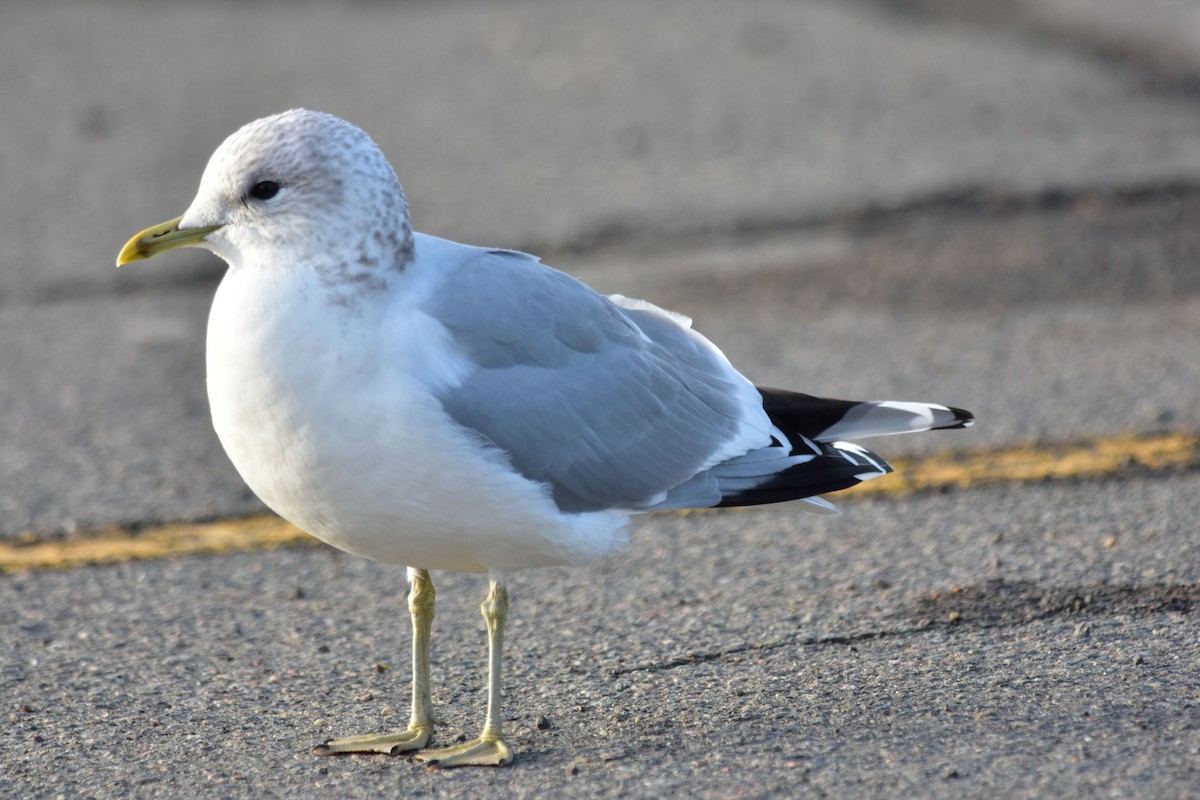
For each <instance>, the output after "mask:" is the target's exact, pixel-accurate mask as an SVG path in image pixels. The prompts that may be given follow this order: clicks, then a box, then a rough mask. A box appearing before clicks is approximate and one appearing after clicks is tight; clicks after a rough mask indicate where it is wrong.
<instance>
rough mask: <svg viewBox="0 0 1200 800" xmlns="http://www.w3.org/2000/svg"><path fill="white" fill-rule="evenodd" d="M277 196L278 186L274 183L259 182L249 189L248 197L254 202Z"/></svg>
mask: <svg viewBox="0 0 1200 800" xmlns="http://www.w3.org/2000/svg"><path fill="white" fill-rule="evenodd" d="M277 194H279V184H278V183H276V182H275V181H259V182H258V183H256V184H254V185H253V186H251V187H250V196H251V197H253V198H254V199H255V200H270V199H271V198H272V197H274V196H275V195H277Z"/></svg>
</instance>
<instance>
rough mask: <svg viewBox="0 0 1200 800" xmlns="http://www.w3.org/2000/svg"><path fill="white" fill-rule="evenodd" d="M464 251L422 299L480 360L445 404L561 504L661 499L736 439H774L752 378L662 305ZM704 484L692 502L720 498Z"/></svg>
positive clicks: (498, 254) (495, 255)
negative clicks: (612, 295)
mask: <svg viewBox="0 0 1200 800" xmlns="http://www.w3.org/2000/svg"><path fill="white" fill-rule="evenodd" d="M464 250H465V251H466V253H467V254H466V255H465V256H464V258H463V259H461V260H460V261H459V262H458V263H457V264H455V265H453V266H451V267H450V268H449V272H448V273H447V275H446V283H445V284H443V285H444V286H445V287H446V288H447V291H445V292H442V293H439V294H438V295H437V296H436V297H434V298H432V299H431V300H430V301H429V302H428V304H427V305H425V306H424V310H425V311H427V312H428V313H430V314H432V315H433V316H434V317H435V318H437V319H438V320H439V321H440V322H441V323H442V324H444V325H445V326H446V328H447V329H448V330H449V331H450V332H451V335H452V336H453V337H454V339H455V341H456V343H457V344H458V346H459V347H460V348H461V349H462V350H463V352H464V353H465V354H466V355H467V357H468V358H469V359H471V360H472V361H473V362H474V363H475V364H477V365H478V369H476V370H475V371H474V372H473V373H472V374H471V375H469V376H468V377H467V379H466V380H465V381H464V382H463V383H461V384H460V385H458V386H456V387H453V388H451V389H448V390H446V392H445V394H444V396H443V397H442V398H441V400H442V403H443V404H444V407H445V409H446V411H447V412H448V413H449V414H450V415H451V417H453V418H454V419H455V420H456V421H457V422H459V423H460V424H461V425H464V426H466V427H467V428H470V429H472V430H474V431H476V432H477V433H478V434H479V435H480V436H482V437H484V438H485V439H486V440H487V441H488V442H489V443H491V444H493V445H495V446H496V447H498V448H500V449H502V450H504V451H505V452H506V453H507V454H508V457H509V458H510V459H511V462H512V464H513V466H514V467H515V468H516V469H517V470H519V471H520V472H521V473H522V474H523V475H525V476H526V477H528V478H531V479H533V480H536V481H541V482H544V483H545V484H547V485H548V486H549V487H550V489H551V491H552V492H553V497H554V500H555V502H556V503H557V505H558V507H559V508H560V509H562V510H563V511H565V512H569V513H575V512H584V511H597V510H601V509H608V508H645V507H649V506H653V505H655V504H657V503H661V502H662V501H663V500H664V499H665V498H666V496H667V493H668V492H670V491H671V490H672V489H674V488H676V487H678V486H680V485H681V484H685V483H687V482H688V481H690V480H691V479H693V478H694V477H696V476H697V474H698V473H700V472H702V471H703V470H705V469H707V468H708V467H710V466H711V465H712V464H714V463H716V462H717V461H720V460H724V459H725V458H728V457H730V456H736V455H740V454H741V453H743V452H745V451H746V450H747V449H749V447H750V445H745V444H743V443H742V441H741V440H745V439H747V438H751V439H752V440H753V441H752V442H751V445H752V446H761V445H763V444H765V443H767V441H769V435H768V434H767V433H766V432H765V431H766V428H767V426H768V425H769V423H768V422H767V420H766V416H765V414H764V412H763V411H762V405H761V400H760V399H758V398H759V395H758V393H757V391H756V390H754V388H753V386H751V384H750V383H749V382H748V381H746V380H745V379H744V378H742V377H741V376H740V375H739V374H738V373H737V372H735V371H734V370H733V368H732V367H731V366H729V364H728V362H727V361H725V359H724V357H723V356H721V355H720V353H719V352H718V351H716V349H715V348H713V347H712V345H711V344H709V343H708V342H707V340H705V339H703V338H702V337H700V336H699V335H698V334H695V333H693V332H692V331H690V330H689V329H688V328H686V327H684V326H683V325H681V324H680V323H679V322H678V321H677V320H676V319H674V318H672V317H670V316H668V315H667V314H666V312H663V311H661V310H659V309H657V308H655V307H653V306H649V305H648V304H644V305H643V304H637V303H633V302H628V303H625V304H624V306H625V307H622V306H620V305H618V304H617V303H616V302H613V300H610V299H608V298H605V297H603V296H601V295H599V294H597V293H596V292H594V291H593V290H591V289H590V288H588V287H587V286H586V285H584V284H582V283H580V282H579V281H577V280H575V279H574V278H571V277H570V276H568V275H565V274H564V273H561V272H558V271H556V270H552V269H550V268H549V267H545V266H543V265H541V264H539V263H538V262H537V260H536V259H534V258H532V257H531V256H526V255H524V254H521V253H514V252H511V251H501V250H480V249H476V248H469V249H467V248H464ZM760 440H761V441H760ZM693 484H695V481H693V482H692V484H689V487H691V486H692V485H693ZM707 492H708V493H709V494H711V495H712V497H711V498H709V500H710V501H711V503H706V502H703V500H702V499H701V502H697V503H695V504H696V505H704V504H712V503H715V502H716V501H717V500H719V497H720V496H719V493H717V492H716V488H715V485H712V486H709V487H708V489H707ZM691 493H692V492H689V494H691ZM701 493H703V492H701ZM674 498H675V495H673V496H672V499H674ZM698 499H699V498H698Z"/></svg>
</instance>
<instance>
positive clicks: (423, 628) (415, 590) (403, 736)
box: [313, 567, 435, 756]
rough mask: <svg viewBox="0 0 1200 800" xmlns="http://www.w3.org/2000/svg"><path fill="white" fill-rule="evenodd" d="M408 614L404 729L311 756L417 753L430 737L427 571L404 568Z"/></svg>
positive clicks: (333, 743) (348, 740) (333, 745)
mask: <svg viewBox="0 0 1200 800" xmlns="http://www.w3.org/2000/svg"><path fill="white" fill-rule="evenodd" d="M408 583H409V590H408V612H409V614H411V615H412V628H413V665H412V673H413V685H412V716H411V717H410V718H409V721H408V729H407V730H404V731H400V732H399V733H380V734H367V735H365V736H347V737H345V738H343V739H331V740H329V741H327V742H325V743H323V744H319V745H317V746H316V747H314V748H313V754H314V755H318V756H332V755H337V754H339V753H387V754H389V755H393V756H394V755H397V754H399V753H407V752H409V751H410V750H420V749H421V748H423V747H424V746H425V745H427V744H428V743H429V739H430V737H431V736H432V735H433V703H432V701H431V700H430V698H429V636H430V629H431V628H432V627H433V600H434V595H435V592H434V590H433V581H432V580H430V579H429V570H425V569H413V568H412V567H409V568H408Z"/></svg>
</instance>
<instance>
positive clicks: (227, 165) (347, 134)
mask: <svg viewBox="0 0 1200 800" xmlns="http://www.w3.org/2000/svg"><path fill="white" fill-rule="evenodd" d="M185 246H195V247H201V248H205V249H207V250H210V251H212V252H213V253H215V254H216V255H218V256H220V257H221V258H222V259H224V260H225V261H226V262H227V263H228V270H227V271H226V273H225V276H224V278H223V279H222V281H221V284H220V286H219V287H218V289H217V291H216V295H215V298H214V300H213V304H212V310H211V312H210V315H209V320H208V334H207V347H206V351H207V371H208V398H209V403H210V405H211V408H212V419H213V427H214V428H215V429H216V432H217V435H218V437H219V438H220V440H221V444H222V446H223V447H224V448H225V452H226V453H228V455H229V458H230V460H231V461H232V462H233V464H234V466H235V467H236V468H237V470H238V472H239V473H240V474H241V476H242V478H243V479H244V480H245V481H246V483H247V485H249V487H250V488H251V489H252V490H253V491H254V492H255V494H257V495H258V497H260V498H261V499H262V500H263V502H264V503H266V505H267V506H269V507H270V508H271V509H273V510H274V511H275V512H277V513H278V514H279V515H280V516H282V517H283V518H285V519H287V520H288V521H290V522H291V523H293V524H295V525H296V526H297V527H299V528H301V529H302V530H304V531H306V532H308V533H310V534H311V535H313V536H315V537H317V538H318V539H320V540H322V541H324V542H327V543H328V544H330V545H333V546H334V547H337V548H340V549H342V550H345V551H347V552H349V553H354V554H356V555H359V556H363V557H366V558H370V559H374V560H377V561H381V562H386V563H392V564H398V565H405V566H406V567H407V578H408V583H409V594H408V608H409V613H410V615H411V618H412V628H413V636H412V662H413V663H412V670H413V672H412V713H411V717H410V721H409V725H408V727H407V729H405V730H403V731H399V732H394V733H385V734H380V735H375V734H370V735H365V736H350V737H346V738H340V739H333V740H330V741H327V742H324V743H322V744H319V745H317V746H316V747H315V748H313V752H314V753H316V754H318V755H332V754H338V753H358V752H382V753H390V754H393V755H396V754H399V753H404V752H413V758H414V759H416V760H418V761H421V762H424V763H427V764H430V765H435V766H440V767H453V766H461V765H494V766H500V765H505V764H508V763H511V762H512V759H513V755H512V751H511V749H510V748H509V746H508V744H507V742H506V741H505V738H504V733H503V728H502V724H501V710H500V696H501V655H502V650H503V641H504V625H505V619H506V617H507V614H508V608H509V602H508V592H507V589H506V588H505V577H506V575H507V574H509V573H510V572H512V571H514V570H519V569H524V568H528V567H539V566H553V565H567V564H572V565H573V564H581V563H584V562H587V561H591V560H594V559H596V558H599V557H601V556H605V555H608V554H610V553H614V552H616V551H619V550H621V549H622V548H624V547H625V545H626V544H627V542H628V529H629V523H630V519H631V517H633V516H634V515H638V514H644V513H648V512H654V511H664V510H669V509H693V508H717V507H730V506H750V505H759V504H764V503H778V502H785V501H800V502H801V503H803V504H806V506H807V508H808V509H810V510H814V511H818V512H827V513H829V512H833V513H836V511H835V510H834V509H833V506H832V505H831V504H829V503H828V502H827V501H826V500H824V499H822V498H821V497H819V495H821V494H824V493H827V492H833V491H838V490H841V489H846V488H849V487H851V486H853V485H855V484H858V483H860V482H862V481H865V480H868V479H870V478H874V477H877V476H880V475H883V474H886V473H887V472H889V471H891V468H890V467H889V466H888V464H887V462H886V461H884V460H883V459H882V458H880V457H879V456H877V455H875V454H874V453H872V452H870V451H869V450H867V449H865V448H863V447H862V446H860V445H858V444H855V443H853V442H851V441H850V440H852V439H861V438H867V437H873V436H883V435H888V434H896V433H911V432H917V431H925V430H931V429H935V428H965V427H968V426H970V425H971V424H972V422H973V420H974V418H973V417H972V415H971V414H970V413H969V412H967V411H963V410H961V409H957V408H952V407H948V406H944V405H936V404H932V403H910V402H895V401H877V402H852V401H843V400H830V399H822V398H819V397H814V396H811V395H807V394H801V393H798V392H789V391H783V390H779V389H770V388H763V387H756V386H755V385H754V384H752V383H751V382H750V381H749V380H747V379H746V378H745V377H743V376H742V375H741V373H739V372H738V371H737V370H735V369H734V368H733V366H732V365H731V364H730V363H729V361H728V360H727V359H726V358H725V357H724V355H723V354H722V353H721V351H720V350H718V349H717V348H716V346H714V345H713V344H712V343H711V342H709V341H708V339H706V338H705V337H703V336H702V335H700V334H699V333H697V332H696V331H695V330H693V329H692V327H691V320H689V319H688V318H687V317H685V316H683V315H681V314H676V313H672V312H670V311H666V310H663V309H661V308H659V307H657V306H655V305H653V304H651V303H649V302H645V301H642V300H634V299H630V298H626V297H623V296H621V295H612V296H607V297H606V296H604V295H601V294H598V293H597V292H595V291H593V290H592V289H590V288H589V287H588V286H586V285H584V284H583V283H581V282H579V281H577V280H575V279H574V278H572V277H569V276H568V275H566V274H564V273H562V272H559V271H557V270H554V269H551V268H550V267H548V266H545V265H543V264H542V263H541V262H540V261H539V260H538V259H537V258H535V257H533V256H529V255H526V254H524V253H519V252H515V251H512V250H499V249H488V248H481V247H472V246H468V245H464V244H458V243H455V242H452V241H448V240H445V239H440V238H437V237H434V236H429V235H425V234H421V233H415V232H414V231H413V230H412V226H411V223H410V219H409V213H408V205H407V202H406V200H405V197H404V193H403V190H402V189H401V187H400V183H399V181H398V180H397V178H396V174H395V172H394V171H393V170H392V167H391V165H390V164H389V163H388V161H387V159H386V158H385V157H384V155H383V153H382V152H381V151H380V149H379V148H378V147H377V146H376V144H375V143H374V142H373V141H372V140H371V138H370V137H369V136H368V135H367V134H366V133H365V132H364V131H362V130H360V129H359V128H357V127H355V126H354V125H352V124H351V123H349V122H346V121H345V120H342V119H339V118H337V117H334V116H331V115H328V114H323V113H319V112H314V111H308V110H304V109H295V110H291V111H287V112H284V113H281V114H277V115H274V116H270V117H266V118H263V119H260V120H257V121H254V122H251V123H249V124H247V125H245V126H244V127H242V128H241V129H240V130H238V131H236V132H235V133H234V134H233V135H231V136H230V137H229V138H228V139H226V140H225V142H224V143H223V144H221V146H220V147H219V148H217V150H216V151H215V152H214V153H213V155H212V158H211V160H210V161H209V162H208V166H207V168H206V169H205V170H204V174H203V176H202V178H201V180H200V187H199V190H198V192H197V194H196V197H195V199H194V200H193V201H192V203H191V205H190V206H189V207H188V209H187V211H186V212H185V213H184V214H183V215H182V216H180V217H177V218H176V219H172V220H170V221H168V222H164V223H162V224H161V225H156V226H154V227H152V228H148V229H146V230H145V231H142V232H141V233H138V234H137V235H135V236H134V237H133V238H132V239H130V241H129V243H128V244H126V245H125V247H124V248H123V249H122V250H121V252H120V255H119V256H118V258H117V265H118V266H121V265H122V264H126V263H129V262H131V261H136V260H139V259H146V258H151V257H153V256H156V255H158V254H160V253H164V252H167V251H169V250H173V249H175V248H179V247H185ZM430 570H460V571H467V572H474V573H481V574H486V575H487V576H488V582H489V588H488V593H487V596H486V598H485V599H484V601H483V605H482V613H483V617H484V621H485V623H486V627H487V632H488V680H487V712H486V716H485V720H484V725H483V730H482V731H481V733H480V735H479V736H478V738H476V739H474V740H472V741H468V742H465V743H462V744H459V745H455V746H451V747H446V748H441V749H426V748H427V745H429V744H430V742H431V739H432V738H433V734H434V722H435V720H434V715H433V710H432V701H431V694H430V674H429V646H430V629H431V625H432V621H433V607H434V587H433V582H432V580H431V579H430V574H429V571H430Z"/></svg>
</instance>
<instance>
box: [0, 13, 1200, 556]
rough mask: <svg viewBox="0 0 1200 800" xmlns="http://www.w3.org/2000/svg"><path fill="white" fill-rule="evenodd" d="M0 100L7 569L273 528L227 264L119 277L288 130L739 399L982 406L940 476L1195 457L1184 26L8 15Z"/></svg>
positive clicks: (178, 258)
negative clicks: (34, 549) (15, 546)
mask: <svg viewBox="0 0 1200 800" xmlns="http://www.w3.org/2000/svg"><path fill="white" fill-rule="evenodd" d="M0 76H3V77H2V78H0V105H2V107H3V108H4V109H5V110H4V112H3V113H2V114H0V534H2V535H6V536H13V535H17V534H20V533H21V532H28V531H34V532H39V533H42V534H45V533H56V532H70V531H74V530H77V529H80V528H85V529H90V528H95V527H99V526H104V525H108V524H114V523H119V524H137V523H142V522H156V521H167V520H187V519H208V518H213V517H220V516H227V515H237V514H243V513H247V512H250V511H253V510H256V509H258V508H259V506H258V505H257V501H255V500H254V499H253V498H252V497H251V496H250V495H249V494H248V492H247V491H246V490H245V489H244V487H243V486H242V484H241V481H240V480H239V479H238V477H237V475H236V474H235V473H234V472H233V470H232V468H231V467H230V466H229V464H228V463H227V461H226V460H225V458H224V455H223V454H222V453H221V451H220V447H219V444H218V442H217V440H216V437H215V435H214V434H213V433H212V432H211V429H210V425H209V420H208V410H207V401H206V399H205V396H204V363H203V339H204V328H205V317H206V313H207V308H208V304H209V301H210V298H211V293H212V290H213V287H214V286H215V285H216V282H217V281H218V280H219V278H220V275H221V273H222V271H223V264H221V263H220V262H219V261H217V260H216V259H215V258H214V257H212V256H210V255H208V254H206V253H201V252H183V253H178V254H173V255H172V256H170V257H169V258H165V259H161V260H155V261H154V262H151V263H147V264H136V265H133V266H130V267H127V268H124V269H122V270H120V271H117V270H115V269H114V268H113V266H112V264H113V260H114V258H115V256H116V253H117V250H118V249H119V248H120V246H121V245H122V244H123V243H124V241H125V240H126V239H127V238H128V237H129V236H131V235H132V234H133V233H135V232H136V231H138V230H140V229H142V228H144V227H146V226H148V225H150V224H153V223H157V222H160V221H163V220H165V219H168V218H170V217H173V216H176V215H178V214H180V213H182V212H183V210H184V209H185V208H186V207H187V205H188V204H189V202H190V200H191V197H192V194H193V192H194V190H195V187H196V185H197V183H198V181H199V178H200V175H201V172H202V171H203V169H204V166H205V163H206V162H207V159H208V156H209V155H210V153H211V152H212V151H213V150H214V149H215V148H216V147H217V145H219V144H220V142H221V141H222V140H223V139H224V138H225V136H227V135H228V134H229V133H231V132H232V131H234V130H235V129H236V128H238V127H239V126H241V125H242V124H244V123H246V122H248V121H250V120H252V119H255V118H257V117H261V116H264V115H267V114H270V113H274V112H277V111H281V110H284V109H287V108H290V107H295V106H305V107H309V108H314V109H320V110H324V111H328V112H331V113H334V114H337V115H339V116H342V117H345V118H347V119H349V120H351V121H353V122H355V123H356V124H358V125H359V126H361V127H363V128H364V129H366V130H367V131H368V132H369V133H370V134H371V135H372V136H373V137H374V138H375V139H376V141H377V142H378V143H379V144H380V146H381V147H382V148H383V150H384V151H385V152H386V153H387V155H388V156H389V158H390V159H391V161H392V163H393V165H394V166H395V168H396V171H397V173H398V174H399V177H400V179H401V181H402V182H403V184H404V186H405V189H406V192H407V194H408V198H409V202H410V205H411V208H412V214H413V219H414V224H415V227H416V228H417V229H419V230H423V231H425V232H428V233H433V234H437V235H441V236H445V237H448V238H454V239H458V240H460V241H465V242H469V243H473V244H481V245H492V246H504V247H513V248H518V249H524V250H528V251H531V252H535V253H537V254H539V255H542V256H543V257H544V259H545V260H547V261H548V262H549V263H551V264H553V265H554V266H557V267H559V268H562V269H565V270H567V271H569V272H572V273H574V274H576V275H578V276H579V277H581V278H583V279H584V280H587V281H589V282H590V283H592V284H593V285H594V286H596V287H597V288H598V289H601V290H603V291H607V292H615V291H620V292H621V293H624V294H627V295H631V296H642V297H645V298H646V299H649V300H652V301H654V302H656V303H658V304H660V305H664V306H666V307H669V308H673V309H675V310H677V311H680V312H682V313H684V314H687V315H689V316H692V317H694V318H695V320H696V327H697V328H698V329H699V330H701V331H702V332H704V333H705V334H707V335H708V336H709V337H710V338H712V339H713V340H714V341H715V342H716V343H717V344H718V345H720V346H721V347H722V348H723V349H724V350H725V352H726V353H727V355H729V356H730V358H731V360H733V362H734V363H735V364H737V365H738V366H739V367H741V368H742V370H743V371H744V372H745V373H746V374H747V375H748V376H749V377H751V378H752V379H754V380H755V381H757V382H760V383H765V384H773V385H781V386H789V387H793V388H796V389H799V390H802V391H806V392H810V393H814V394H825V395H831V396H848V397H852V398H856V399H866V398H883V397H888V398H899V399H914V400H915V399H921V400H930V401H937V402H946V403H953V404H955V405H961V406H965V407H968V408H971V409H972V410H974V411H975V412H976V413H977V414H978V415H979V417H980V420H981V422H980V425H979V426H978V427H977V428H976V429H975V430H974V431H973V432H972V433H971V434H970V435H969V438H968V437H966V436H964V437H962V438H956V439H955V441H954V442H953V445H954V446H955V447H956V448H963V447H972V448H984V447H993V446H1001V445H1007V444H1019V443H1026V442H1030V441H1061V440H1069V439H1077V438H1081V437H1088V436H1096V435H1108V434H1112V433H1117V432H1133V433H1147V432H1154V431H1160V430H1164V429H1165V430H1195V429H1196V427H1197V426H1198V425H1200V403H1198V402H1197V400H1200V366H1198V361H1200V359H1197V358H1196V353H1197V352H1200V316H1198V314H1200V302H1198V297H1200V225H1198V224H1197V223H1198V222H1200V2H1197V0H1139V2H1137V3H1130V2H1119V0H1023V1H1022V0H1007V1H1006V2H985V1H984V0H958V1H952V0H943V1H942V2H938V1H937V0H926V1H925V2H920V1H918V0H914V1H913V2H903V0H853V1H851V0H837V1H834V0H830V1H829V2H819V1H818V0H808V1H807V2H800V1H799V0H792V1H790V2H789V1H787V0H736V1H735V0H691V1H689V2H683V0H664V1H663V2H651V3H647V2H637V1H636V0H612V1H611V2H604V3H596V2H580V1H579V0H563V1H562V2H552V1H551V0H498V1H497V2H472V1H470V0H454V1H453V2H441V3H431V2H415V1H414V2H398V3H384V2H366V1H365V0H364V1H360V2H341V3H338V2H305V3H284V2H268V1H266V0H260V1H259V2H249V3H235V2H219V1H211V2H175V3H162V4H150V3H132V2H67V1H66V0H48V2H43V3H37V4H33V3H16V2H3V3H0ZM947 444H950V443H949V442H948V440H946V439H939V438H938V437H932V438H930V439H926V440H924V441H914V442H895V443H892V442H889V443H888V447H887V448H885V452H888V453H896V452H900V453H906V452H914V451H916V450H920V449H922V448H937V447H943V446H946V445H947Z"/></svg>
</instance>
